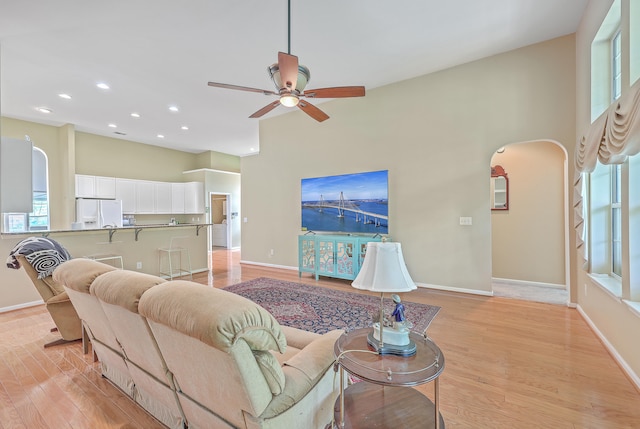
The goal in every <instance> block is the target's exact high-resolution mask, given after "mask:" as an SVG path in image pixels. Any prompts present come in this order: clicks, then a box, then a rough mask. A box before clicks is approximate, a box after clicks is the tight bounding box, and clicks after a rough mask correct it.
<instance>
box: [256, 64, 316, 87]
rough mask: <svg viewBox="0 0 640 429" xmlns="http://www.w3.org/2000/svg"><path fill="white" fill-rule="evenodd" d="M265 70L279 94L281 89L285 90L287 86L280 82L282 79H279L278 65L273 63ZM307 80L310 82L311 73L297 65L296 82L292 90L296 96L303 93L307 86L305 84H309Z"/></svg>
mask: <svg viewBox="0 0 640 429" xmlns="http://www.w3.org/2000/svg"><path fill="white" fill-rule="evenodd" d="M267 70H268V71H269V77H271V80H272V81H273V84H274V85H275V87H276V89H277V90H278V91H280V93H281V92H282V89H286V88H287V86H286V85H285V84H284V83H283V82H282V79H281V78H280V66H279V65H278V63H273V64H271V65H270V66H269V68H268V69H267ZM309 80H311V73H310V72H309V69H308V68H306V67H305V66H303V65H300V64H299V65H298V80H297V82H296V87H295V88H294V90H295V91H297V92H298V94H301V93H302V91H304V88H305V87H306V86H307V83H309Z"/></svg>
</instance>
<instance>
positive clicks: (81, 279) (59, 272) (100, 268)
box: [53, 258, 117, 294]
mask: <svg viewBox="0 0 640 429" xmlns="http://www.w3.org/2000/svg"><path fill="white" fill-rule="evenodd" d="M114 270H117V268H115V267H113V266H111V265H107V264H103V263H102V262H98V261H94V260H93V259H86V258H76V259H71V260H70V261H66V262H63V263H62V264H60V265H59V266H58V268H56V269H55V271H54V272H53V280H55V281H56V282H58V283H61V284H63V285H65V286H66V287H68V288H70V289H73V290H76V291H78V292H82V293H87V294H88V293H89V288H90V286H91V283H93V281H94V280H95V279H96V278H97V277H98V276H100V275H102V274H104V273H108V272H109V271H114Z"/></svg>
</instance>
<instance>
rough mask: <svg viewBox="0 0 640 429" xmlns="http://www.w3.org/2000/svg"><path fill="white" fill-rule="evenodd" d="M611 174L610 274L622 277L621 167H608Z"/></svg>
mask: <svg viewBox="0 0 640 429" xmlns="http://www.w3.org/2000/svg"><path fill="white" fill-rule="evenodd" d="M610 169H611V174H610V180H611V205H610V207H611V235H610V239H611V274H612V275H613V276H617V277H618V278H621V277H622V208H621V206H620V203H621V202H622V188H621V180H622V166H621V165H612V166H610Z"/></svg>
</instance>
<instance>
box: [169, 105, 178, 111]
mask: <svg viewBox="0 0 640 429" xmlns="http://www.w3.org/2000/svg"><path fill="white" fill-rule="evenodd" d="M169 110H171V111H172V112H178V111H179V109H178V106H169Z"/></svg>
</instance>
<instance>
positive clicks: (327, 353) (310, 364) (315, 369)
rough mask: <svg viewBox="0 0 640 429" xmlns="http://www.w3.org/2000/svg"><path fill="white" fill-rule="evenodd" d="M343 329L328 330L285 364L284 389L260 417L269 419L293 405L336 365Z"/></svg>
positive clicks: (283, 368) (283, 367) (283, 369)
mask: <svg viewBox="0 0 640 429" xmlns="http://www.w3.org/2000/svg"><path fill="white" fill-rule="evenodd" d="M343 332H344V331H342V330H335V331H331V332H327V333H326V334H324V335H321V336H319V337H318V338H317V339H316V340H315V341H312V342H311V343H310V344H308V345H307V346H306V347H305V348H303V349H302V350H300V352H298V353H297V354H296V355H295V356H293V357H291V359H289V360H287V361H286V362H285V363H284V365H283V366H282V371H283V372H284V376H285V385H284V390H283V391H282V393H280V394H279V395H277V396H274V398H273V400H272V401H271V403H270V404H269V406H267V408H266V409H265V411H264V412H263V413H262V415H261V417H263V418H270V417H274V416H277V415H278V414H280V413H282V412H284V411H286V410H287V409H289V408H291V407H292V406H293V405H295V404H296V403H297V402H299V401H300V399H302V398H303V397H304V396H305V395H306V394H307V393H308V392H309V391H311V389H313V387H314V386H315V385H316V384H317V383H318V381H319V380H320V379H321V378H322V376H323V375H324V374H325V373H326V372H327V370H328V369H330V368H331V367H332V366H333V362H334V361H335V356H334V354H333V347H334V344H335V342H336V340H337V339H338V338H339V337H340V335H342V333H343Z"/></svg>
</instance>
